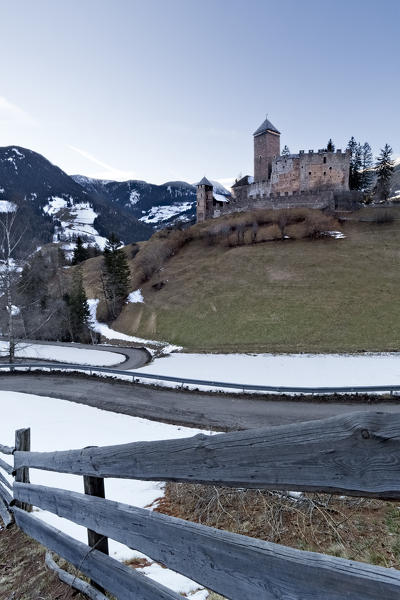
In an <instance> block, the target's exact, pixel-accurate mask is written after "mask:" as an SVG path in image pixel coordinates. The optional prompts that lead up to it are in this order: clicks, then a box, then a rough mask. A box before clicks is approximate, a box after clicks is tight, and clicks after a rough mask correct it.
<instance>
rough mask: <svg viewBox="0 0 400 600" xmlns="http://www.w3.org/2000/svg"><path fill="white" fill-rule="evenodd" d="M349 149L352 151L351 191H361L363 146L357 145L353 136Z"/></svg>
mask: <svg viewBox="0 0 400 600" xmlns="http://www.w3.org/2000/svg"><path fill="white" fill-rule="evenodd" d="M347 149H348V150H350V173H349V187H350V189H351V190H360V189H361V160H362V159H361V157H362V149H361V144H359V143H357V142H356V140H355V139H354V137H353V136H352V137H351V138H350V141H349V143H348V145H347Z"/></svg>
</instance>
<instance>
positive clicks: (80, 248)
mask: <svg viewBox="0 0 400 600" xmlns="http://www.w3.org/2000/svg"><path fill="white" fill-rule="evenodd" d="M88 258H89V252H88V250H87V249H86V248H85V247H84V245H83V241H82V238H81V237H80V236H79V235H78V237H77V238H76V246H75V248H74V254H73V256H72V264H73V265H78V264H79V263H81V262H83V261H84V260H87V259H88Z"/></svg>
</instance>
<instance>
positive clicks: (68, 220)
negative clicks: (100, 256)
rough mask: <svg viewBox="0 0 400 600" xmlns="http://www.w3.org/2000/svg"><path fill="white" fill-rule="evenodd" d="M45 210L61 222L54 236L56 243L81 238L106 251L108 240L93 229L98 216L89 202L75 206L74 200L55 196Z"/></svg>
mask: <svg viewBox="0 0 400 600" xmlns="http://www.w3.org/2000/svg"><path fill="white" fill-rule="evenodd" d="M43 210H44V212H45V213H47V214H48V215H50V216H52V217H54V218H57V219H58V220H59V221H60V226H59V227H56V230H55V234H54V241H55V242H57V241H58V240H59V239H61V240H62V241H68V240H74V239H75V238H76V237H77V236H81V238H82V239H83V241H85V242H90V243H91V244H96V245H97V246H98V247H99V248H100V250H104V247H105V244H106V242H107V240H106V238H104V237H102V236H101V235H99V233H98V231H97V230H96V229H95V228H94V227H93V223H94V220H95V218H96V217H97V214H96V213H95V211H94V210H93V208H92V206H91V205H90V204H89V202H81V203H76V204H74V203H73V202H72V200H70V201H68V200H66V199H65V198H59V197H57V196H53V197H52V198H51V200H50V201H49V203H48V204H46V206H45V207H44V208H43Z"/></svg>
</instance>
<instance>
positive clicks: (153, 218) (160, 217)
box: [139, 202, 193, 224]
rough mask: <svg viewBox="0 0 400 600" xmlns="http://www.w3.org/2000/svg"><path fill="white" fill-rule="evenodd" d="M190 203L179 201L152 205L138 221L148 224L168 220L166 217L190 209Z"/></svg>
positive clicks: (168, 217)
mask: <svg viewBox="0 0 400 600" xmlns="http://www.w3.org/2000/svg"><path fill="white" fill-rule="evenodd" d="M192 205H193V203H192V202H180V203H175V204H172V205H168V206H153V207H152V208H151V209H150V210H149V212H148V213H147V215H145V216H144V217H140V219H139V221H143V222H144V223H150V224H153V223H159V222H160V221H168V219H171V218H172V217H175V216H176V215H179V214H181V213H184V212H186V211H188V210H190V209H191V208H192Z"/></svg>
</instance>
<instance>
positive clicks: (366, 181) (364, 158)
mask: <svg viewBox="0 0 400 600" xmlns="http://www.w3.org/2000/svg"><path fill="white" fill-rule="evenodd" d="M373 166H374V161H373V158H372V150H371V146H370V145H369V144H368V142H364V144H363V145H362V148H361V181H360V183H361V190H362V191H363V192H366V193H368V192H370V191H371V189H372V183H373V180H374V173H373Z"/></svg>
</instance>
